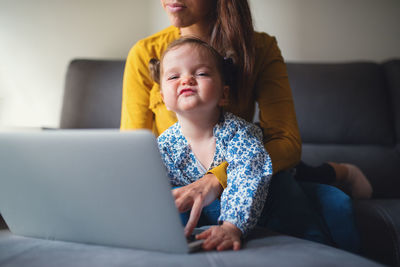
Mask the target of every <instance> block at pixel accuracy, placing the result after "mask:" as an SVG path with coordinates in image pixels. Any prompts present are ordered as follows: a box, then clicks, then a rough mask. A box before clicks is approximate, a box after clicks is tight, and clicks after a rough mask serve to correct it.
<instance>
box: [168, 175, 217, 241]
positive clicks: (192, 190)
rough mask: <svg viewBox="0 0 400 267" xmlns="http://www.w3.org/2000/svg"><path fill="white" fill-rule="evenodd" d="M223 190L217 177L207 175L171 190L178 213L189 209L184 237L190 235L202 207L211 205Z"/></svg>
mask: <svg viewBox="0 0 400 267" xmlns="http://www.w3.org/2000/svg"><path fill="white" fill-rule="evenodd" d="M222 191H223V188H222V186H221V185H220V183H219V181H218V179H217V177H215V175H214V174H212V173H209V174H206V175H204V176H203V177H202V178H200V179H199V180H197V181H196V182H194V183H191V184H189V185H186V186H183V187H180V188H177V189H174V190H172V194H173V196H174V198H175V205H176V206H177V208H178V210H179V212H180V213H182V212H186V211H188V210H190V209H191V211H190V216H189V220H188V222H187V224H186V227H185V235H186V236H189V235H191V234H192V232H193V229H194V228H195V227H196V225H197V222H198V221H199V218H200V215H201V210H202V209H203V207H205V206H207V205H209V204H211V203H212V202H213V201H214V200H216V199H217V198H218V197H219V196H220V195H221V193H222Z"/></svg>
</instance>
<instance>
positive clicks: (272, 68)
mask: <svg viewBox="0 0 400 267" xmlns="http://www.w3.org/2000/svg"><path fill="white" fill-rule="evenodd" d="M257 42H258V43H257V49H256V51H257V60H256V66H255V70H256V73H257V74H256V75H257V79H256V84H255V90H256V96H257V97H256V99H257V102H258V105H259V109H260V126H261V128H262V130H263V134H264V145H265V148H266V150H267V151H268V153H269V154H270V157H271V161H272V167H273V171H274V173H277V172H279V171H282V170H286V169H289V168H292V167H294V166H295V165H297V164H298V162H299V161H300V156H301V138H300V133H299V129H298V125H297V120H296V114H295V109H294V103H293V98H292V91H291V88H290V85H289V79H288V74H287V70H286V64H285V63H284V60H283V57H282V55H281V51H280V49H279V47H278V44H277V42H276V39H275V38H273V37H271V36H269V35H267V34H265V33H264V34H259V35H258V38H257Z"/></svg>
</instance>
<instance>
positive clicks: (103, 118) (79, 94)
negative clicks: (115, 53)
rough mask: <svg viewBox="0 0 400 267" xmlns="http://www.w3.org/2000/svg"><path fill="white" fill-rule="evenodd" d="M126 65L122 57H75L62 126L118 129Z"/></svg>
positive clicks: (65, 94)
mask: <svg viewBox="0 0 400 267" xmlns="http://www.w3.org/2000/svg"><path fill="white" fill-rule="evenodd" d="M124 65H125V64H124V61H122V60H84V59H76V60H73V61H72V62H71V63H70V65H69V67H68V72H67V77H66V83H65V90H64V98H63V99H64V102H63V107H62V112H61V122H60V128H64V129H65V128H119V126H120V125H119V124H120V117H121V101H122V79H123V72H124Z"/></svg>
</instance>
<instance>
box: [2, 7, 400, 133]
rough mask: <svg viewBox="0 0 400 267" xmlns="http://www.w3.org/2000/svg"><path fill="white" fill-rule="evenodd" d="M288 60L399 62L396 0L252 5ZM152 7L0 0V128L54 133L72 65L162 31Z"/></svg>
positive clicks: (160, 16)
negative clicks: (35, 128)
mask: <svg viewBox="0 0 400 267" xmlns="http://www.w3.org/2000/svg"><path fill="white" fill-rule="evenodd" d="M250 4H251V7H252V10H253V15H254V22H255V25H256V29H257V30H259V31H266V32H268V33H270V34H272V35H275V36H276V37H277V39H278V42H279V45H280V47H281V49H282V53H283V55H284V57H285V58H286V60H289V61H343V60H345V61H348V60H374V61H382V60H385V59H387V58H392V57H397V58H400V27H399V25H400V15H399V14H400V1H399V0H301V1H300V0H250ZM167 24H168V19H167V17H166V15H165V14H164V13H163V11H162V9H161V7H160V4H159V1H158V0H0V59H1V60H0V126H1V125H3V126H4V125H7V126H10V125H11V126H53V127H56V126H58V121H59V115H60V110H61V98H62V94H63V92H62V89H63V85H64V77H65V72H66V67H67V65H68V62H69V61H70V60H71V59H73V58H77V57H80V58H82V57H83V58H125V57H126V55H127V53H128V50H129V48H130V47H131V46H132V44H133V43H135V42H136V41H137V40H138V39H140V38H143V37H144V36H146V35H148V34H151V33H153V32H156V31H158V30H160V29H162V28H164V27H165V26H166V25H167Z"/></svg>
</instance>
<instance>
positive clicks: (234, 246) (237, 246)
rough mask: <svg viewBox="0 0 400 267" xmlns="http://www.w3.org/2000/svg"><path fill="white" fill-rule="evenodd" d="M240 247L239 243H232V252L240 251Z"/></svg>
mask: <svg viewBox="0 0 400 267" xmlns="http://www.w3.org/2000/svg"><path fill="white" fill-rule="evenodd" d="M241 246H242V245H241V243H240V241H233V250H240V247H241Z"/></svg>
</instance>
